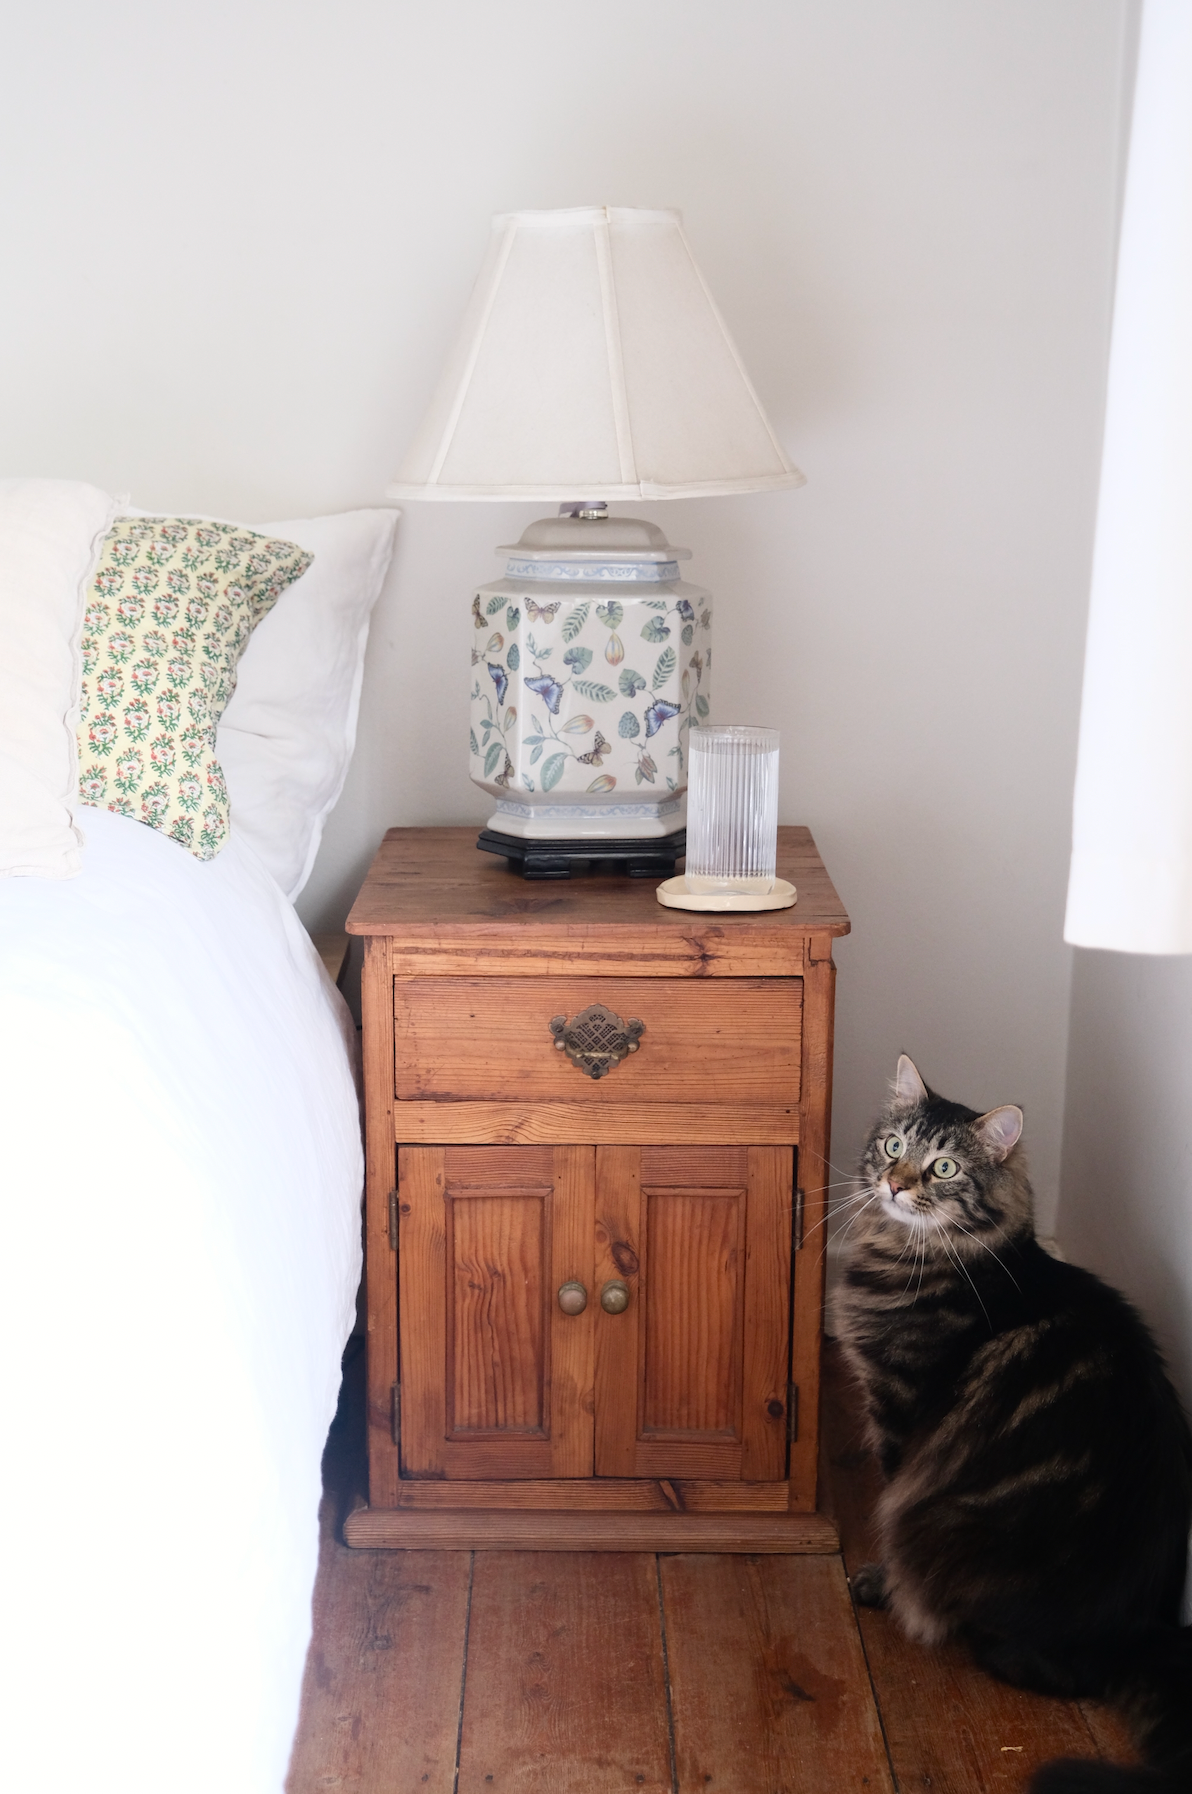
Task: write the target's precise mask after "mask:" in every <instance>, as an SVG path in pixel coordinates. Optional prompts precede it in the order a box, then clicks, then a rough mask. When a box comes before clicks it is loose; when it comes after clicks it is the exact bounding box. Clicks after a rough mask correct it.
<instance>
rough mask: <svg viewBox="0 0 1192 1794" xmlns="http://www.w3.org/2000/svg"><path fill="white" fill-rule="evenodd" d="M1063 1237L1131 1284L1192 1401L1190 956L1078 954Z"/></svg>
mask: <svg viewBox="0 0 1192 1794" xmlns="http://www.w3.org/2000/svg"><path fill="white" fill-rule="evenodd" d="M1063 1163H1064V1172H1063V1193H1062V1198H1061V1204H1060V1227H1059V1238H1060V1243H1061V1244H1062V1246H1063V1247H1064V1249H1065V1251H1066V1252H1067V1254H1068V1256H1069V1257H1070V1258H1074V1259H1076V1260H1077V1261H1078V1262H1079V1263H1081V1264H1086V1265H1089V1266H1090V1267H1091V1268H1092V1269H1093V1270H1095V1271H1099V1272H1100V1273H1101V1274H1102V1276H1104V1277H1107V1278H1108V1279H1109V1280H1110V1282H1111V1283H1116V1284H1117V1285H1118V1287H1119V1288H1122V1289H1125V1290H1126V1291H1127V1292H1128V1293H1129V1294H1130V1295H1131V1296H1132V1297H1133V1298H1134V1300H1135V1301H1136V1302H1137V1303H1138V1304H1139V1306H1140V1307H1141V1308H1142V1309H1143V1312H1144V1313H1145V1314H1146V1316H1147V1318H1148V1319H1149V1320H1150V1322H1151V1324H1152V1325H1153V1326H1154V1327H1155V1328H1156V1330H1157V1332H1158V1334H1159V1338H1160V1342H1161V1344H1162V1345H1163V1347H1164V1349H1165V1351H1166V1352H1167V1354H1168V1357H1169V1360H1170V1363H1171V1367H1172V1370H1173V1372H1174V1373H1175V1377H1176V1380H1177V1382H1178V1383H1179V1386H1180V1388H1181V1390H1182V1392H1183V1395H1184V1399H1185V1401H1186V1402H1188V1403H1189V1404H1190V1405H1192V959H1165V958H1155V959H1148V958H1142V957H1135V956H1133V955H1127V954H1124V953H1092V952H1078V953H1077V955H1076V963H1075V968H1074V973H1073V980H1072V1020H1071V1030H1070V1036H1069V1053H1068V1092H1067V1104H1066V1111H1065V1118H1064V1161H1063Z"/></svg>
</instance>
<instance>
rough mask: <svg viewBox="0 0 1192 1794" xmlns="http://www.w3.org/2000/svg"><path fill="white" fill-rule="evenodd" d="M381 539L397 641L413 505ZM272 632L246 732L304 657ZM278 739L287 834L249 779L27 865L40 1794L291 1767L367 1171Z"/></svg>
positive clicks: (6, 995) (26, 1142) (7, 1414)
mask: <svg viewBox="0 0 1192 1794" xmlns="http://www.w3.org/2000/svg"><path fill="white" fill-rule="evenodd" d="M0 509H2V507H0ZM322 521H326V520H322ZM0 523H2V517H0ZM316 533H317V532H316ZM372 538H373V545H374V547H375V548H376V550H377V552H376V553H374V554H373V555H372V557H371V561H370V566H371V568H372V575H371V576H370V577H371V578H372V589H371V596H369V597H368V599H367V604H365V602H364V599H363V598H361V600H360V605H361V606H363V608H364V618H365V622H364V629H365V630H366V627H367V610H368V609H371V603H372V600H373V599H375V596H376V590H377V589H379V585H380V581H381V579H382V578H383V576H384V568H385V566H386V565H387V563H388V554H389V549H390V547H391V542H392V517H391V516H390V517H389V518H387V519H383V520H382V521H381V522H380V523H379V524H377V525H376V526H375V527H374V529H373V530H372ZM382 550H383V552H382ZM316 560H317V555H316ZM4 572H5V569H4V562H3V554H2V552H0V582H2V581H3V578H4ZM373 576H375V577H373ZM299 583H300V584H301V582H299ZM294 591H295V593H297V592H298V587H295V588H294ZM307 596H309V593H308V594H307ZM300 608H301V607H300V605H299V604H297V603H296V604H295V605H294V606H292V607H291V610H292V611H293V612H294V614H297V611H298V610H299V609H300ZM358 608H359V607H358ZM279 610H280V606H279ZM0 611H2V605H0ZM0 621H2V617H0ZM356 633H357V636H358V637H362V634H363V631H360V630H357V632H356ZM261 639H262V644H263V651H262V654H261V655H260V656H258V659H259V661H260V666H259V669H258V671H259V674H260V677H259V678H257V679H255V680H249V679H247V678H245V679H244V687H245V690H244V694H243V695H244V697H245V703H244V705H243V706H242V719H247V722H248V724H249V725H250V726H249V727H247V728H246V729H245V731H244V733H245V736H246V739H248V738H251V736H252V733H253V729H252V726H251V725H252V724H253V722H254V716H255V718H256V721H257V722H258V723H259V722H260V715H261V714H263V712H261V711H260V709H259V705H260V703H261V702H263V700H262V699H261V693H262V692H263V691H267V689H268V684H269V679H270V678H271V677H272V678H274V679H276V677H277V672H278V656H279V655H280V656H281V658H282V659H284V657H285V656H284V644H283V646H282V648H278V649H277V650H276V652H275V653H273V654H271V653H270V650H269V644H268V642H267V641H265V638H264V637H263V636H262V638H261ZM357 646H358V648H359V655H360V657H361V658H362V655H363V640H362V639H359V640H358V641H357ZM323 658H324V660H325V656H324V657H323ZM267 662H268V664H267ZM243 665H244V668H245V671H246V672H247V668H248V657H247V654H246V655H245V658H244V663H243ZM10 670H11V668H10ZM357 671H358V669H357ZM293 678H294V664H293V661H292V660H291V661H290V662H288V663H287V671H286V676H285V678H284V679H283V681H282V684H283V686H284V685H289V684H292V683H293ZM352 678H353V679H355V686H354V690H355V698H354V700H353V704H352V705H350V706H349V708H351V710H352V714H351V717H350V723H349V724H348V725H347V726H340V724H337V727H339V732H340V737H341V740H342V741H346V744H347V754H350V751H351V737H352V736H353V735H354V729H355V711H354V703H358V699H359V680H358V678H357V677H356V676H355V674H353V675H352ZM351 685H352V679H349V680H348V686H349V687H350V686H351ZM254 694H255V696H254ZM308 695H309V694H308ZM2 698H3V693H2V692H0V700H2ZM254 702H257V703H258V712H256V713H254V711H253V708H252V705H253V703H254ZM265 709H266V710H267V709H268V705H267V704H265ZM233 720H235V719H234V718H233ZM340 722H341V723H342V719H340ZM241 746H244V744H243V743H242V744H241ZM265 746H266V747H269V743H268V742H266V743H265ZM271 751H272V760H271V761H269V753H266V754H265V756H264V757H265V760H266V761H269V765H267V766H266V767H265V770H264V771H263V772H261V786H260V790H261V792H262V793H264V808H262V809H260V810H259V813H258V815H257V816H256V823H257V825H258V826H256V827H254V817H253V805H252V802H251V801H248V798H246V803H245V806H244V824H243V826H238V824H237V799H236V785H235V782H234V781H232V779H231V774H230V772H229V783H230V785H231V787H232V802H231V814H232V822H231V832H230V835H229V837H228V838H227V840H226V841H225V843H224V844H223V846H222V850H221V851H219V852H218V853H217V854H216V856H215V857H213V858H210V859H209V860H207V861H203V860H200V859H199V858H196V857H195V856H194V855H193V854H192V853H189V852H187V851H184V850H183V848H181V847H180V846H179V845H178V844H177V842H176V841H175V840H171V839H169V838H167V836H166V835H165V834H163V833H161V832H159V831H158V830H156V829H154V828H152V827H146V826H144V825H143V824H142V823H141V822H140V821H138V820H136V819H134V818H132V817H129V816H125V815H121V814H116V813H111V812H110V811H107V810H104V809H87V810H83V811H76V812H72V816H73V823H74V824H75V825H76V826H77V825H81V832H82V834H83V835H84V837H85V840H84V842H83V843H82V844H81V845H80V847H79V849H78V853H77V859H78V862H79V864H78V867H77V869H76V871H75V873H74V875H73V876H69V875H66V876H53V875H47V876H13V877H8V878H0V1099H2V1118H0V1328H2V1339H0V1392H2V1397H3V1409H2V1424H3V1439H4V1444H5V1459H6V1469H5V1474H4V1476H3V1478H2V1479H0V1486H2V1487H3V1491H4V1494H3V1502H4V1512H3V1516H2V1518H3V1530H2V1532H0V1539H2V1547H0V1565H2V1570H0V1573H2V1576H3V1583H4V1588H3V1597H2V1598H3V1613H4V1624H3V1639H4V1644H3V1650H4V1655H5V1658H6V1661H5V1663H4V1665H3V1672H2V1674H0V1685H2V1686H3V1689H4V1695H3V1699H4V1702H5V1705H6V1708H7V1711H6V1712H5V1714H4V1716H3V1720H2V1721H0V1764H2V1765H3V1769H2V1770H0V1775H2V1777H3V1781H4V1784H5V1785H6V1786H9V1787H12V1788H14V1789H15V1788H20V1789H21V1791H22V1794H43V1791H44V1794H58V1791H59V1790H63V1791H65V1790H68V1789H69V1790H77V1789H80V1788H86V1789H88V1790H100V1789H103V1790H106V1789H109V1788H110V1789H113V1790H115V1789H119V1790H121V1794H150V1790H152V1794H189V1791H190V1790H195V1791H196V1794H197V1791H198V1790H200V1789H201V1790H203V1791H204V1794H211V1790H213V1789H219V1790H220V1794H279V1791H280V1789H281V1787H282V1785H283V1781H284V1776H285V1770H286V1764H287V1761H288V1756H289V1750H290V1742H291V1739H292V1736H293V1731H294V1726H295V1721H296V1717H297V1706H298V1698H299V1690H300V1685H301V1678H302V1670H303V1663H304V1658H305V1653H306V1648H307V1644H308V1640H309V1633H310V1599H311V1590H312V1585H313V1578H314V1570H315V1559H316V1551H317V1508H318V1501H319V1464H320V1457H321V1453H322V1449H323V1444H324V1441H325V1438H326V1434H327V1428H328V1425H329V1422H330V1420H331V1417H332V1414H333V1411H334V1406H335V1400H336V1393H337V1388H338V1382H339V1363H340V1357H341V1353H342V1350H343V1347H344V1344H345V1341H346V1339H347V1337H348V1335H349V1333H350V1331H351V1327H352V1324H353V1318H354V1302H355V1292H356V1287H357V1282H358V1278H359V1269H360V1191H361V1178H362V1163H361V1147H360V1127H359V1116H358V1104H357V1088H356V1074H355V1054H356V1036H355V1029H354V1027H353V1024H352V1022H351V1018H350V1017H349V1015H348V1012H347V1009H346V1006H345V1004H344V1002H343V999H342V998H341V996H340V995H339V993H338V991H337V990H336V989H335V988H334V987H333V985H332V984H331V981H330V979H329V978H328V976H327V974H326V972H325V970H324V968H323V966H322V963H321V961H320V959H319V956H318V954H317V953H316V951H315V949H314V946H313V945H312V943H311V941H310V939H309V937H308V936H307V934H306V932H305V930H304V929H303V928H302V926H301V924H300V922H299V921H298V918H297V916H296V914H295V911H294V909H293V905H292V902H291V901H290V893H288V892H287V890H286V889H285V888H284V880H285V879H286V878H287V877H289V878H290V880H291V885H292V884H293V882H295V881H297V880H300V879H301V878H302V877H304V876H305V873H306V872H307V871H309V865H310V861H311V859H312V858H313V849H312V846H311V841H310V840H309V839H308V838H307V837H306V835H303V838H302V839H297V838H296V837H295V836H294V834H293V832H292V831H291V832H290V834H289V835H287V837H286V838H285V840H284V841H282V840H281V839H280V838H275V839H274V840H272V842H271V841H270V839H269V828H268V815H269V805H270V804H273V805H280V806H281V808H282V809H283V810H284V808H285V805H284V803H283V802H282V798H281V794H279V789H278V779H279V777H280V776H281V775H280V774H279V772H278V768H279V767H284V766H285V765H286V764H289V765H291V767H292V764H293V759H294V756H293V754H292V753H288V752H287V751H279V750H277V740H276V736H275V738H274V739H273V741H272V750H271ZM347 754H345V755H343V756H342V757H343V768H341V769H340V771H339V772H337V773H336V775H335V777H332V778H331V779H330V780H329V781H328V780H327V779H326V778H325V779H324V784H325V786H326V792H333V795H332V797H331V801H334V795H337V794H338V786H337V784H336V778H338V782H339V784H342V770H346V758H347ZM234 758H235V754H234V753H233V754H232V755H230V756H229V760H232V759H234ZM248 758H251V755H250V756H248ZM247 764H248V759H246V760H245V765H246V766H247ZM322 770H323V772H324V773H325V772H326V768H325V767H323V769H322ZM250 787H251V779H250V778H248V777H245V779H244V780H243V789H244V791H245V792H246V793H247V794H249V796H251V791H250ZM10 789H11V784H10V786H9V787H4V786H3V785H2V784H0V798H3V796H4V794H5V791H6V790H10ZM326 792H325V795H326ZM18 795H19V793H18ZM295 803H296V806H297V810H298V811H301V808H302V804H301V802H300V801H299V799H295ZM326 807H327V808H329V807H330V804H327V806H326ZM324 813H325V812H324ZM306 820H307V821H308V822H309V820H310V814H309V812H308V814H307V817H306ZM314 845H315V847H317V841H315V843H314ZM287 855H288V859H287V858H286V856H287ZM271 860H272V863H271Z"/></svg>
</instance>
